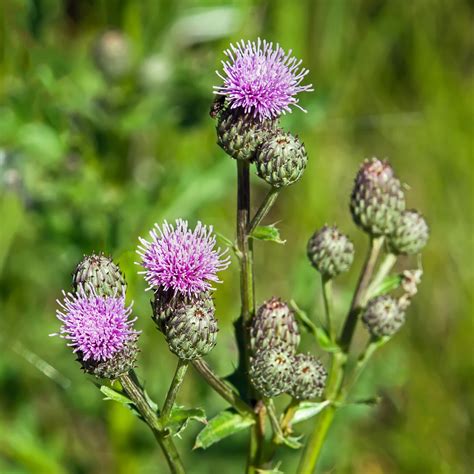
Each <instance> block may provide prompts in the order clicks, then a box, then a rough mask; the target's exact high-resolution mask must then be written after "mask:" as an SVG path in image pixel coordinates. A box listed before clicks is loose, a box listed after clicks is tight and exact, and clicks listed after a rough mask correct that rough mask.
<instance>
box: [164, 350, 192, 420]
mask: <svg viewBox="0 0 474 474" xmlns="http://www.w3.org/2000/svg"><path fill="white" fill-rule="evenodd" d="M188 365H189V362H188V361H186V360H183V359H179V360H178V365H177V367H176V371H175V373H174V377H173V380H172V381H171V385H170V388H169V390H168V394H167V395H166V400H165V404H164V405H163V410H161V421H162V423H163V425H165V426H166V423H167V421H168V417H169V415H170V413H171V410H172V409H173V405H174V402H175V400H176V395H177V394H178V390H179V387H181V384H182V383H183V380H184V376H185V375H186V371H187V370H188Z"/></svg>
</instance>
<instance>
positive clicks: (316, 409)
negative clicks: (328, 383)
mask: <svg viewBox="0 0 474 474" xmlns="http://www.w3.org/2000/svg"><path fill="white" fill-rule="evenodd" d="M330 403H331V402H330V401H329V400H324V402H301V403H300V404H299V406H298V409H297V410H296V412H295V415H294V416H293V419H292V421H291V424H292V425H296V423H301V422H302V421H305V420H308V419H309V418H312V417H313V416H315V415H317V414H318V413H320V412H322V411H323V410H324V409H325V408H326V407H327V406H328V405H330Z"/></svg>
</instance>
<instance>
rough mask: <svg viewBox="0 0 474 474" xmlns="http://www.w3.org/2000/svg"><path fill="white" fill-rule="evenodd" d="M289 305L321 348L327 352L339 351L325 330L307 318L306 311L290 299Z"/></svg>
mask: <svg viewBox="0 0 474 474" xmlns="http://www.w3.org/2000/svg"><path fill="white" fill-rule="evenodd" d="M290 306H291V307H292V309H293V310H294V312H295V314H296V317H297V318H298V320H299V321H300V322H301V324H302V325H303V327H304V328H305V329H306V331H308V332H309V333H311V334H313V336H314V337H315V338H316V340H317V341H318V344H319V347H321V349H323V350H324V351H327V352H340V351H341V348H340V347H339V346H338V345H337V344H335V343H333V342H332V341H331V339H330V337H329V335H328V333H327V332H326V330H325V329H324V328H322V327H318V326H316V324H314V323H313V321H311V319H309V316H308V315H307V314H306V312H305V311H303V310H302V309H301V308H300V307H298V305H297V304H296V302H295V300H291V301H290Z"/></svg>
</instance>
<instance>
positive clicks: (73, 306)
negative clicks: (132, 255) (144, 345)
mask: <svg viewBox="0 0 474 474" xmlns="http://www.w3.org/2000/svg"><path fill="white" fill-rule="evenodd" d="M72 280H73V287H74V292H73V293H65V292H63V295H64V298H63V301H58V304H59V306H60V309H58V311H57V317H58V319H59V320H60V321H61V322H62V326H61V328H60V330H59V333H57V334H55V335H58V336H60V337H62V338H64V339H66V340H67V341H68V345H69V346H71V347H72V348H73V352H74V353H75V354H76V356H77V360H78V362H79V363H80V364H81V367H82V369H83V370H84V371H85V372H87V373H89V374H92V375H95V376H96V377H99V378H106V379H111V380H115V379H117V378H119V377H120V376H121V375H122V374H125V373H127V372H128V371H130V370H131V369H132V368H133V367H134V366H135V362H136V359H137V354H138V348H137V339H138V335H139V332H138V331H136V330H134V329H133V323H134V321H135V319H133V318H130V316H131V313H132V308H131V306H126V304H125V292H126V288H127V285H126V283H125V278H124V275H123V273H122V272H121V270H120V268H119V266H118V265H117V264H116V263H114V262H113V261H112V259H111V258H109V257H107V256H105V255H103V254H92V255H87V256H84V258H83V259H82V260H81V262H80V263H79V264H78V265H77V267H76V270H75V271H74V273H73V278H72Z"/></svg>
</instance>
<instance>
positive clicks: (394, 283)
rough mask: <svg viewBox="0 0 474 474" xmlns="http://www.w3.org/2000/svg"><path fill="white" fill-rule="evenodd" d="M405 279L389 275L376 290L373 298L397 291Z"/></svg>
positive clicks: (372, 295)
mask: <svg viewBox="0 0 474 474" xmlns="http://www.w3.org/2000/svg"><path fill="white" fill-rule="evenodd" d="M402 280H403V277H402V275H401V274H400V275H389V276H388V277H386V278H385V279H384V280H383V281H382V283H380V285H379V286H378V287H377V288H375V289H374V291H373V293H372V294H371V295H370V296H371V297H372V298H373V297H375V296H380V295H384V294H386V293H389V292H391V291H393V290H396V289H397V288H398V287H399V286H400V285H401V284H402Z"/></svg>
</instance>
